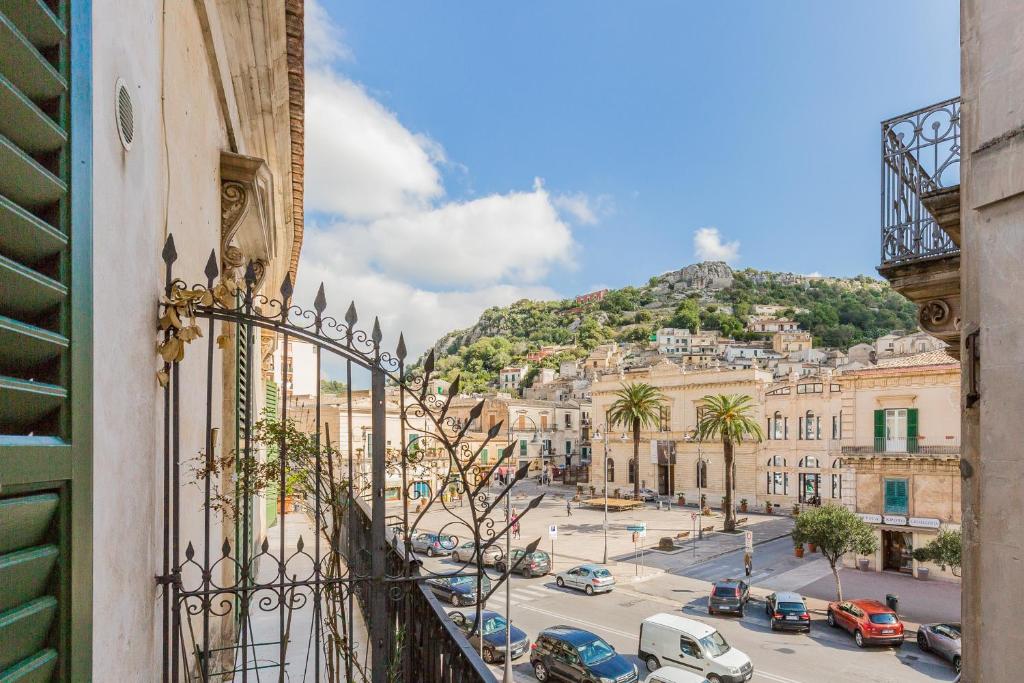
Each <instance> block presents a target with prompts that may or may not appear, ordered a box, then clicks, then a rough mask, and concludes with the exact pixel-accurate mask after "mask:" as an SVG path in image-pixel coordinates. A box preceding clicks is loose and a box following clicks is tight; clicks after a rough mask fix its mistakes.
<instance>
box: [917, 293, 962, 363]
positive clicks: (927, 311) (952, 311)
mask: <svg viewBox="0 0 1024 683" xmlns="http://www.w3.org/2000/svg"><path fill="white" fill-rule="evenodd" d="M917 321H918V322H919V323H920V324H921V329H923V330H924V331H925V332H927V333H928V334H930V335H932V336H934V337H937V338H938V339H941V340H942V341H944V342H946V345H947V346H948V347H949V349H948V350H949V352H950V353H951V354H952V355H954V356H957V357H959V355H960V295H959V294H948V295H946V296H944V297H941V298H935V299H928V300H927V301H924V302H922V303H921V304H920V305H919V306H918V309H917Z"/></svg>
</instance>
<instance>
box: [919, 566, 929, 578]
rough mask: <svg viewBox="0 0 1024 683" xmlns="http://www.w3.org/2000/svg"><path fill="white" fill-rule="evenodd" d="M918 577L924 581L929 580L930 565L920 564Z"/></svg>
mask: <svg viewBox="0 0 1024 683" xmlns="http://www.w3.org/2000/svg"><path fill="white" fill-rule="evenodd" d="M917 578H919V579H921V580H922V581H927V580H928V567H921V566H918V568H917Z"/></svg>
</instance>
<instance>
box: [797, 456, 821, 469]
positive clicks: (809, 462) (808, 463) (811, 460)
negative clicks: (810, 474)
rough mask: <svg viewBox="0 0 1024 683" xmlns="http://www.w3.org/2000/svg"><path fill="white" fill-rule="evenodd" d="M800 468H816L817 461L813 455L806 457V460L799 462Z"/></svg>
mask: <svg viewBox="0 0 1024 683" xmlns="http://www.w3.org/2000/svg"><path fill="white" fill-rule="evenodd" d="M799 466H800V467H818V459H817V458H815V457H814V456H813V455H808V456H807V457H806V458H803V459H802V460H800V465H799Z"/></svg>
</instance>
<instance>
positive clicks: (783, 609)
mask: <svg viewBox="0 0 1024 683" xmlns="http://www.w3.org/2000/svg"><path fill="white" fill-rule="evenodd" d="M764 611H765V612H767V613H768V621H769V622H770V623H771V625H772V630H773V631H778V630H783V631H806V632H807V633H810V632H811V615H810V614H809V613H808V612H807V605H806V604H804V599H803V597H802V596H801V595H800V594H799V593H790V592H788V591H785V592H784V591H780V592H778V593H772V594H771V595H769V596H768V597H767V598H765V600H764Z"/></svg>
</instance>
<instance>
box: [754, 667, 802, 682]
mask: <svg viewBox="0 0 1024 683" xmlns="http://www.w3.org/2000/svg"><path fill="white" fill-rule="evenodd" d="M754 675H755V676H761V677H763V678H767V679H768V680H770V681H778V683H800V681H798V680H796V679H793V678H786V677H785V676H780V675H778V674H770V673H768V672H767V671H757V670H755V671H754Z"/></svg>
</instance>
